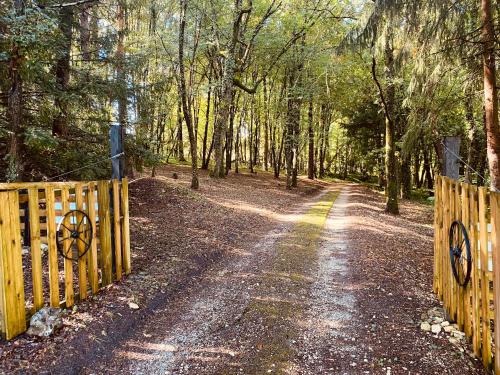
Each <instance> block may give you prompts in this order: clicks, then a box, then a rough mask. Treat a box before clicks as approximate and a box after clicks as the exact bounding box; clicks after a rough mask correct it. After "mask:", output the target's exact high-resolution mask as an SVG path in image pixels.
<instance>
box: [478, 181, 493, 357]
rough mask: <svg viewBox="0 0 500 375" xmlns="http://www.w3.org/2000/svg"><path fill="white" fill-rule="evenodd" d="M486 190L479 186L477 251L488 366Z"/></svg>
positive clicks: (483, 337)
mask: <svg viewBox="0 0 500 375" xmlns="http://www.w3.org/2000/svg"><path fill="white" fill-rule="evenodd" d="M487 192H488V190H487V189H486V188H485V187H480V188H479V251H480V253H481V315H482V319H481V321H482V340H481V341H482V342H481V344H482V347H481V354H482V355H483V365H484V366H485V367H488V365H489V363H490V361H491V344H490V338H491V331H490V318H489V316H490V307H489V305H490V299H489V294H490V293H489V288H490V280H489V277H488V222H487V207H488V205H487V201H486V199H487Z"/></svg>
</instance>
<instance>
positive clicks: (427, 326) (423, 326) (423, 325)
mask: <svg viewBox="0 0 500 375" xmlns="http://www.w3.org/2000/svg"><path fill="white" fill-rule="evenodd" d="M420 329H421V330H422V331H425V332H429V331H430V330H431V325H430V324H429V323H427V322H422V323H421V324H420Z"/></svg>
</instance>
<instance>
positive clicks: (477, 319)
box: [469, 186, 481, 357]
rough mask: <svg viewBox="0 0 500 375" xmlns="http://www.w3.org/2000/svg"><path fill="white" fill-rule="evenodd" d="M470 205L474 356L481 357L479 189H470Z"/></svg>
mask: <svg viewBox="0 0 500 375" xmlns="http://www.w3.org/2000/svg"><path fill="white" fill-rule="evenodd" d="M469 204H470V211H471V214H470V219H471V232H470V235H471V236H470V237H471V241H470V242H471V252H472V265H473V273H472V286H471V287H472V324H473V325H472V330H473V337H472V348H473V350H474V354H475V355H476V356H477V357H479V356H480V355H481V308H480V306H481V305H480V298H481V292H480V287H479V280H480V277H481V270H480V268H479V263H480V262H479V261H478V260H479V247H478V239H479V235H478V227H477V225H478V223H479V200H478V193H477V187H476V186H471V187H470V189H469Z"/></svg>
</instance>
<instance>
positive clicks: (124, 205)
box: [122, 178, 131, 275]
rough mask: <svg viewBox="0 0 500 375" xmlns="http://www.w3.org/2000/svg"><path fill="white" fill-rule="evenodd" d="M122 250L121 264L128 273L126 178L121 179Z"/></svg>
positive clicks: (128, 246)
mask: <svg viewBox="0 0 500 375" xmlns="http://www.w3.org/2000/svg"><path fill="white" fill-rule="evenodd" d="M122 217H123V219H122V250H123V266H124V268H125V274H126V275H128V274H129V273H130V271H131V260H130V226H129V225H130V224H129V212H128V179H127V178H124V179H123V180H122Z"/></svg>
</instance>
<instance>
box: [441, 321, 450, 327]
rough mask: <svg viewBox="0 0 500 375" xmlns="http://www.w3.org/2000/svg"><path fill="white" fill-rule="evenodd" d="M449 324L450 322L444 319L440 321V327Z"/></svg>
mask: <svg viewBox="0 0 500 375" xmlns="http://www.w3.org/2000/svg"><path fill="white" fill-rule="evenodd" d="M449 325H450V322H448V321H447V320H445V321H444V322H441V327H448V326H449Z"/></svg>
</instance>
